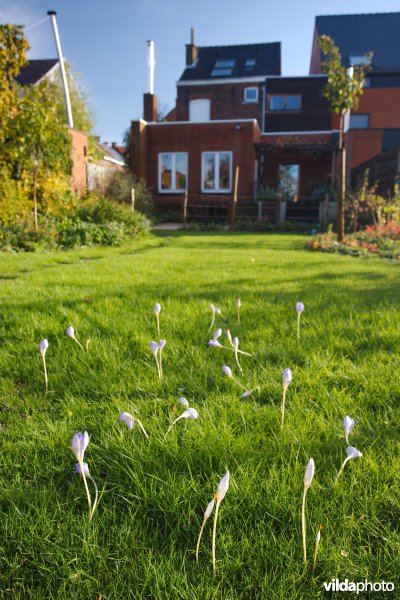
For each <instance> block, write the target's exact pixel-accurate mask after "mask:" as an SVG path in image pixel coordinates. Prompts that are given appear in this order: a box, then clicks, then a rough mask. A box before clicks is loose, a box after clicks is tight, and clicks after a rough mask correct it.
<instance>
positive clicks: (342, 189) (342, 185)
mask: <svg viewBox="0 0 400 600" xmlns="http://www.w3.org/2000/svg"><path fill="white" fill-rule="evenodd" d="M339 165H340V176H339V197H338V242H342V241H343V238H344V211H345V202H346V149H345V147H344V113H341V114H340V122H339Z"/></svg>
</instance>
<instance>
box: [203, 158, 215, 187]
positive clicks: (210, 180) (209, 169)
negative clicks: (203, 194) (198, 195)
mask: <svg viewBox="0 0 400 600" xmlns="http://www.w3.org/2000/svg"><path fill="white" fill-rule="evenodd" d="M203 165H204V170H203V189H205V190H213V189H215V155H214V154H203Z"/></svg>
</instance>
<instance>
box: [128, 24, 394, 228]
mask: <svg viewBox="0 0 400 600" xmlns="http://www.w3.org/2000/svg"><path fill="white" fill-rule="evenodd" d="M321 34H327V35H330V37H332V38H333V39H334V42H335V44H336V45H337V46H338V47H339V49H340V51H341V54H342V58H343V62H344V64H345V65H346V66H350V65H351V64H353V65H355V64H359V63H360V61H362V60H365V55H366V54H367V53H368V52H369V51H372V52H373V53H374V58H373V61H372V69H371V71H370V72H369V73H368V78H367V82H366V89H365V90H364V94H363V96H362V97H361V101H360V106H359V109H358V110H357V111H356V112H354V114H351V115H350V119H349V127H348V131H347V133H346V146H347V154H348V157H349V160H348V167H349V170H350V169H352V168H355V167H358V166H360V165H361V164H362V163H364V162H365V161H369V160H371V158H373V157H374V156H377V155H381V154H382V152H384V151H386V150H388V149H390V148H393V147H394V146H396V145H398V144H399V143H400V13H387V14H380V15H339V16H332V17H331V16H326V17H317V18H316V22H315V30H314V38H313V45H312V57H311V67H310V74H309V75H306V76H303V77H283V76H282V75H281V57H280V44H279V43H266V44H248V45H241V46H212V47H197V46H196V45H195V43H194V38H193V34H192V39H191V43H190V44H188V45H187V46H186V68H185V70H184V72H183V74H182V75H181V78H180V79H179V81H178V82H177V100H176V106H175V107H174V109H173V110H172V111H171V113H170V114H169V115H168V116H167V119H166V121H165V122H161V123H160V122H157V102H156V97H155V96H154V95H153V94H145V95H144V119H143V120H140V121H135V122H132V125H131V146H132V149H133V151H132V156H131V165H130V166H131V169H132V171H133V172H134V173H135V174H136V175H138V176H140V177H143V178H145V179H146V181H147V184H148V186H149V187H150V188H151V190H152V191H153V193H154V196H155V200H156V204H157V205H158V207H159V208H160V209H164V210H168V209H175V210H178V211H181V209H182V204H183V196H184V191H185V190H187V192H188V203H189V215H190V216H191V217H192V218H195V219H202V220H205V221H208V220H212V219H214V218H216V217H218V218H226V217H227V216H228V214H229V210H230V208H231V207H232V202H233V192H234V178H235V173H236V169H237V168H238V169H239V171H238V173H239V178H238V190H237V195H238V210H237V213H238V216H250V217H255V216H256V215H257V212H258V208H259V207H260V206H264V208H265V212H264V215H266V216H268V218H269V219H270V220H277V219H279V218H280V219H282V211H281V210H280V207H279V206H278V203H277V200H279V199H281V200H285V208H286V213H285V214H286V218H287V219H291V220H292V219H293V220H305V221H310V222H315V221H317V220H318V218H319V214H320V201H321V200H322V198H323V197H324V190H325V192H326V191H327V190H328V189H329V188H332V187H335V183H336V182H335V178H336V171H337V165H336V162H337V156H336V155H337V139H338V119H337V116H336V115H334V114H332V113H331V111H330V109H329V105H328V102H327V100H326V99H325V98H324V97H323V95H322V89H323V87H324V85H325V83H326V76H325V75H323V74H322V72H321V71H322V69H321V61H322V60H323V57H322V55H321V52H320V50H319V48H318V45H317V39H318V36H319V35H321ZM349 175H350V173H349ZM325 197H326V196H325ZM260 198H264V199H265V200H266V201H265V202H264V203H263V204H260V203H259V202H257V200H259V199H260ZM333 208H334V206H333ZM331 213H332V211H331Z"/></svg>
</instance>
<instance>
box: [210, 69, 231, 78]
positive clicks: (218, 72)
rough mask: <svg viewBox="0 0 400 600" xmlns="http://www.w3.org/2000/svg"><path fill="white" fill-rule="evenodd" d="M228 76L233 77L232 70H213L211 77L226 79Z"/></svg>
mask: <svg viewBox="0 0 400 600" xmlns="http://www.w3.org/2000/svg"><path fill="white" fill-rule="evenodd" d="M226 75H232V69H213V71H212V73H211V77H225V76H226Z"/></svg>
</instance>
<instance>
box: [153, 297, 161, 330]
mask: <svg viewBox="0 0 400 600" xmlns="http://www.w3.org/2000/svg"><path fill="white" fill-rule="evenodd" d="M160 312H161V304H159V303H158V302H156V303H155V305H154V308H153V314H154V316H155V318H156V323H157V334H158V335H160Z"/></svg>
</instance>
